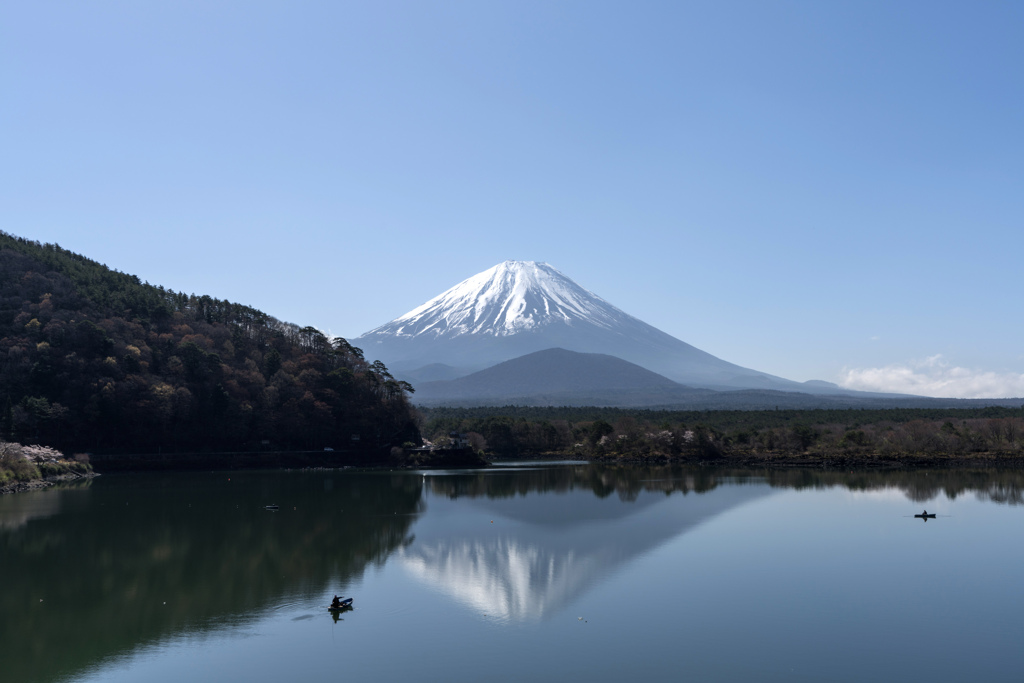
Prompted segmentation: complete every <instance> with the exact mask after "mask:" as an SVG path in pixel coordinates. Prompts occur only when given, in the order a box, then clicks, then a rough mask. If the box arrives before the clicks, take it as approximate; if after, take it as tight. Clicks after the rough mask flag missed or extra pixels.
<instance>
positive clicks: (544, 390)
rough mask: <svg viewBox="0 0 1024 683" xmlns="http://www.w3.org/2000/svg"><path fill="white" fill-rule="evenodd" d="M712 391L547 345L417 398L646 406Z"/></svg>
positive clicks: (426, 388) (423, 388)
mask: <svg viewBox="0 0 1024 683" xmlns="http://www.w3.org/2000/svg"><path fill="white" fill-rule="evenodd" d="M713 393H715V392H712V391H708V390H706V389H703V390H702V389H690V388H689V387H684V386H683V385H681V384H679V383H677V382H673V381H672V380H670V379H667V378H665V377H662V376H661V375H659V374H657V373H654V372H651V371H650V370H645V369H644V368H642V367H640V366H639V365H636V364H634V363H630V362H629V361H625V360H622V359H621V358H616V357H614V356H609V355H605V354H600V353H577V352H575V351H566V350H565V349H547V350H546V351H536V352H534V353H529V354H526V355H525V356H520V357H519V358H513V359H512V360H508V361H505V362H503V363H498V364H497V365H495V366H492V367H490V368H487V369H486V370H481V371H480V372H475V373H473V374H471V375H468V376H466V377H461V378H459V379H455V380H451V381H439V382H426V383H424V384H421V385H420V386H419V388H418V390H417V392H416V394H415V399H416V402H417V403H420V404H422V405H455V404H460V405H465V404H470V405H488V404H496V405H503V404H505V403H513V404H523V405H593V406H647V405H671V404H676V403H680V402H689V400H690V399H692V398H694V397H695V395H699V396H703V395H706V394H713Z"/></svg>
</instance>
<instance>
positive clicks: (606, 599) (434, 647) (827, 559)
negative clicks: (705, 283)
mask: <svg viewBox="0 0 1024 683" xmlns="http://www.w3.org/2000/svg"><path fill="white" fill-rule="evenodd" d="M1022 491H1024V473H1021V472H1018V471H1010V472H913V473H893V474H873V473H856V474H851V473H821V472H775V473H760V474H759V473H751V472H716V471H714V470H702V469H681V468H674V469H673V468H610V467H599V466H588V465H560V466H555V467H536V466H521V467H505V468H495V469H492V470H488V471H477V472H362V473H360V472H343V471H333V472H255V473H213V474H209V473H204V474H176V475H139V476H107V477H100V478H98V479H96V480H93V481H92V482H88V483H86V484H85V485H80V486H77V487H71V488H64V489H53V490H47V491H42V492H38V493H25V494H16V495H10V496H4V497H3V498H0V582H2V586H3V588H2V591H0V644H2V646H0V650H2V652H3V655H2V661H0V678H2V680H5V681H6V680H10V681H26V682H29V681H46V682H49V681H126V682H127V681H133V682H135V681H181V680H192V681H223V680H245V681H251V682H256V681H281V680H300V681H305V680H323V679H330V680H334V679H339V678H346V679H349V680H357V681H398V680H408V679H415V680H421V681H484V680H486V681H504V680H508V681H512V680H517V681H518V680H523V679H534V680H542V681H546V680H549V681H556V680H557V681H562V680H588V681H598V682H600V681H622V680H627V679H630V680H649V681H661V680H665V681H668V680H672V681H676V680H694V681H752V680H758V681H865V680H874V681H907V680H915V681H923V680H927V681H930V682H932V683H935V682H941V681H977V680H987V681H1016V680H1020V679H1021V678H1022V677H1024V671H1022V665H1024V656H1022V655H1021V653H1020V649H1019V643H1020V642H1021V637H1022V636H1024V627H1022V625H1021V623H1022V620H1021V616H1020V615H1021V613H1022V608H1024V581H1022V572H1024V544H1022V543H1021V542H1020V538H1021V530H1022V529H1024V506H1021V505H1020V504H1019V503H1021V492H1022ZM269 503H275V504H278V505H279V506H280V510H279V511H277V512H268V511H266V510H265V509H263V506H264V505H266V504H269ZM922 508H927V509H928V511H929V512H936V513H938V515H939V517H938V518H937V519H934V520H929V521H927V522H924V521H922V520H920V519H915V518H913V516H912V515H913V514H914V513H916V512H920V511H921V509H922ZM335 593H337V594H339V595H344V596H352V597H354V599H355V603H354V604H355V607H356V609H355V610H354V611H352V612H347V613H345V614H343V615H341V617H340V618H339V619H337V620H335V619H334V618H332V616H331V614H329V613H328V612H327V611H326V610H325V609H324V608H325V606H326V605H327V603H328V602H329V601H330V598H331V596H332V595H334V594H335Z"/></svg>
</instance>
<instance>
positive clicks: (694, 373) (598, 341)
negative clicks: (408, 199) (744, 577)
mask: <svg viewBox="0 0 1024 683" xmlns="http://www.w3.org/2000/svg"><path fill="white" fill-rule="evenodd" d="M352 341H353V343H354V344H356V345H357V346H359V347H361V348H363V349H364V350H365V353H366V357H367V358H373V359H380V360H382V361H384V363H385V364H386V365H387V366H388V367H389V368H391V370H392V372H393V373H394V374H395V375H396V376H399V377H403V378H405V379H410V380H411V381H414V382H416V381H428V380H445V379H454V378H456V377H460V376H463V375H467V374H469V373H471V372H475V371H478V370H482V369H484V368H488V367H491V366H493V365H496V364H497V363H501V362H503V361H507V360H510V359H513V358H518V357H520V356H524V355H526V354H530V353H534V352H536V351H542V350H545V349H551V348H556V347H557V348H562V349H566V350H569V351H576V352H581V353H596V354H607V355H610V356H615V357H617V358H621V359H623V360H627V361H629V362H631V363H635V364H637V365H639V366H641V367H642V368H646V369H648V370H651V371H653V372H656V373H659V374H661V375H664V376H665V377H668V378H669V379H671V380H673V381H675V382H679V383H682V384H685V385H688V386H690V387H701V388H708V389H718V390H729V389H772V390H780V391H799V392H803V393H811V394H846V393H848V392H846V391H844V390H842V389H840V388H839V387H838V386H836V385H833V384H829V383H827V382H808V383H798V382H793V381H790V380H786V379H783V378H781V377H775V376H773V375H769V374H767V373H764V372H758V371H757V370H751V369H749V368H744V367H741V366H739V365H735V364H733V363H729V362H727V361H724V360H722V359H720V358H716V357H715V356H712V355H711V354H710V353H707V352H705V351H701V350H700V349H698V348H696V347H694V346H691V345H690V344H687V343H686V342H684V341H681V340H679V339H676V338H675V337H673V336H671V335H669V334H666V333H665V332H662V331H661V330H659V329H657V328H655V327H652V326H651V325H648V324H647V323H645V322H643V321H641V320H638V319H637V318H634V317H633V316H631V315H629V314H628V313H625V312H624V311H622V310H620V309H618V308H616V307H615V306H613V305H611V304H610V303H608V302H607V301H605V300H604V299H602V298H601V297H599V296H597V295H596V294H594V293H593V292H590V291H588V290H586V289H584V288H583V287H581V286H579V285H578V284H576V283H575V282H574V281H572V280H571V279H570V278H568V277H566V276H565V275H563V274H562V273H560V272H559V271H558V270H556V269H555V268H553V267H551V266H550V265H548V264H547V263H539V262H535V261H505V262H504V263H500V264H498V265H496V266H494V267H493V268H490V269H488V270H485V271H484V272H482V273H478V274H477V275H474V276H473V277H471V278H469V279H467V280H464V281H463V282H460V283H459V284H457V285H455V286H454V287H452V288H451V289H449V290H448V291H446V292H443V293H441V294H439V295H438V296H436V297H434V298H433V299H431V300H430V301H427V302H426V303H425V304H423V305H421V306H419V307H418V308H415V309H413V310H412V311H409V312H408V313H406V314H405V315H403V316H400V317H398V318H396V319H394V320H392V321H391V322H389V323H387V324H385V325H382V326H380V327H378V328H376V329H374V330H371V331H369V332H367V333H365V334H363V335H362V336H360V337H358V338H356V339H354V340H352Z"/></svg>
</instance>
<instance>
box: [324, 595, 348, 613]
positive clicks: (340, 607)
mask: <svg viewBox="0 0 1024 683" xmlns="http://www.w3.org/2000/svg"><path fill="white" fill-rule="evenodd" d="M350 609H353V607H352V598H345V599H344V600H341V601H339V602H337V603H331V604H330V605H328V606H327V610H328V611H329V612H344V611H345V610H350Z"/></svg>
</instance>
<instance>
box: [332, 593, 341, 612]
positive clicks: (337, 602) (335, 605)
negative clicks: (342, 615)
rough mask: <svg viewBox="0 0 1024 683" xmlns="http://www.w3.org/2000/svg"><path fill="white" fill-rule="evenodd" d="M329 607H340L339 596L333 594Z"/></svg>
mask: <svg viewBox="0 0 1024 683" xmlns="http://www.w3.org/2000/svg"><path fill="white" fill-rule="evenodd" d="M331 609H341V598H339V597H338V596H337V595H335V596H334V599H333V600H331Z"/></svg>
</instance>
